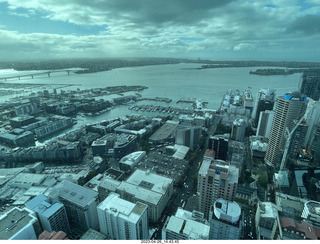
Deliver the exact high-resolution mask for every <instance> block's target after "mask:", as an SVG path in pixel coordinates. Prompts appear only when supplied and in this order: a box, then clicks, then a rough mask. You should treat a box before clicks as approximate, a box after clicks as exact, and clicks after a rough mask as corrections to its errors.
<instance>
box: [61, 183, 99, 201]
mask: <svg viewBox="0 0 320 244" xmlns="http://www.w3.org/2000/svg"><path fill="white" fill-rule="evenodd" d="M62 185H63V187H62V188H61V189H60V194H59V196H60V197H61V198H63V199H65V200H67V201H70V202H72V203H75V204H77V205H79V206H81V207H85V206H87V205H88V204H91V203H92V201H95V199H96V198H97V196H98V193H97V192H95V191H93V190H91V189H88V188H86V187H83V186H79V185H77V184H74V183H72V182H70V181H67V180H65V181H63V182H62Z"/></svg>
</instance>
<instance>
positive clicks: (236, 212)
mask: <svg viewBox="0 0 320 244" xmlns="http://www.w3.org/2000/svg"><path fill="white" fill-rule="evenodd" d="M209 221H210V235H209V239H210V240H239V239H240V237H241V232H242V221H241V208H240V206H239V205H238V204H237V203H236V202H230V201H226V200H224V199H222V198H219V199H218V200H217V201H215V202H214V204H213V205H212V206H211V208H210V215H209Z"/></svg>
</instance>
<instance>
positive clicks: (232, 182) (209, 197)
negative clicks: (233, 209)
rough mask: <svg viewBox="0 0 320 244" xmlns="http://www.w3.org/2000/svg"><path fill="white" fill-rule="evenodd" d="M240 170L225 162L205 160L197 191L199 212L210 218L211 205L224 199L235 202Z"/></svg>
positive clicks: (200, 171)
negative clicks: (219, 199)
mask: <svg viewBox="0 0 320 244" xmlns="http://www.w3.org/2000/svg"><path fill="white" fill-rule="evenodd" d="M238 177H239V169H238V168H237V167H236V166H234V165H230V163H228V162H225V161H223V160H218V159H217V160H212V159H204V160H203V162H202V165H201V167H200V170H199V175H198V186H197V191H198V194H199V210H200V211H201V212H203V213H204V215H205V217H206V218H208V216H209V211H210V207H211V205H212V204H213V203H214V202H215V201H216V200H217V199H218V198H223V199H225V200H228V201H234V200H235V197H236V192H237V186H238Z"/></svg>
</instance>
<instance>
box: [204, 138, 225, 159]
mask: <svg viewBox="0 0 320 244" xmlns="http://www.w3.org/2000/svg"><path fill="white" fill-rule="evenodd" d="M228 143H229V134H227V135H216V136H210V137H209V143H208V149H210V150H213V151H214V152H215V159H221V160H227V155H228Z"/></svg>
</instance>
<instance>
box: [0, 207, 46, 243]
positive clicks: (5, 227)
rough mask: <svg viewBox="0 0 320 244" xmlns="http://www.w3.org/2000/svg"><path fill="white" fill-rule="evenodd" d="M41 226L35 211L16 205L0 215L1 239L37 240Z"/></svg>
mask: <svg viewBox="0 0 320 244" xmlns="http://www.w3.org/2000/svg"><path fill="white" fill-rule="evenodd" d="M40 233H41V227H40V224H39V222H38V219H37V217H36V216H35V215H34V213H33V212H32V211H31V210H29V209H27V208H23V209H20V208H18V207H15V208H13V209H11V210H10V211H9V212H7V213H5V214H3V215H2V216H0V240H37V239H38V235H40Z"/></svg>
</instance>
